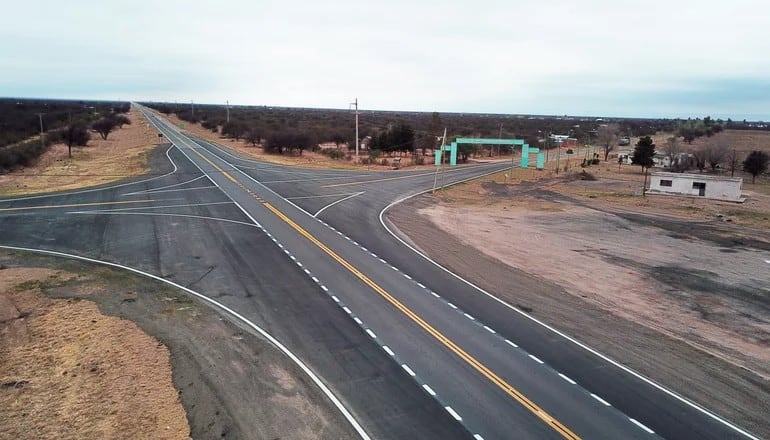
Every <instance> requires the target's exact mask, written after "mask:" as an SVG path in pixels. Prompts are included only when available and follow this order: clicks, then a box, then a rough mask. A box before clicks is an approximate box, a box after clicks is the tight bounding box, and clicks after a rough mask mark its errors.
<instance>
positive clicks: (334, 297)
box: [332, 295, 340, 303]
mask: <svg viewBox="0 0 770 440" xmlns="http://www.w3.org/2000/svg"><path fill="white" fill-rule="evenodd" d="M332 299H333V300H334V302H336V303H339V302H340V299H339V298H337V296H336V295H332Z"/></svg>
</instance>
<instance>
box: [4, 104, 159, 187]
mask: <svg viewBox="0 0 770 440" xmlns="http://www.w3.org/2000/svg"><path fill="white" fill-rule="evenodd" d="M126 116H128V118H129V119H130V120H131V124H130V125H124V126H123V128H120V129H116V130H115V131H113V132H112V133H110V134H109V136H107V140H103V139H102V138H101V137H100V136H99V135H98V134H96V133H91V140H90V141H89V142H88V146H86V147H73V148H72V157H71V158H70V157H68V152H67V146H66V145H64V144H54V145H52V146H51V148H50V149H49V150H48V151H46V152H45V153H43V155H42V156H40V158H39V159H38V161H37V163H36V164H35V165H34V166H31V167H27V168H24V169H20V170H16V171H13V172H11V173H8V174H4V175H0V195H1V196H13V195H20V194H37V193H45V192H52V191H62V190H72V189H78V188H85V187H88V186H94V185H101V184H105V183H110V182H115V181H118V180H121V179H125V178H127V177H134V176H139V175H141V174H145V173H146V172H147V171H148V170H149V167H148V165H147V155H148V154H149V152H150V151H151V150H152V149H153V147H155V145H157V143H158V134H157V133H158V132H157V130H155V128H154V127H152V126H150V125H149V123H148V121H147V119H146V118H145V117H144V116H143V115H142V114H141V113H140V112H139V111H138V110H136V109H135V108H134V107H131V110H130V111H129V113H128V114H127V115H126Z"/></svg>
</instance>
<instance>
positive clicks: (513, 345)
mask: <svg viewBox="0 0 770 440" xmlns="http://www.w3.org/2000/svg"><path fill="white" fill-rule="evenodd" d="M505 343H506V344H508V345H510V346H511V347H513V348H518V347H519V346H518V345H516V344H514V343H513V342H511V341H509V340H508V339H506V340H505Z"/></svg>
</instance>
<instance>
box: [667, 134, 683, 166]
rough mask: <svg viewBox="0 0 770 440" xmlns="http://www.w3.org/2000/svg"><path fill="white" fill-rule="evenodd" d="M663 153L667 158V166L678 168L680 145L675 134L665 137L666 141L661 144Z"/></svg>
mask: <svg viewBox="0 0 770 440" xmlns="http://www.w3.org/2000/svg"><path fill="white" fill-rule="evenodd" d="M663 153H664V154H665V155H666V157H667V158H668V166H669V168H671V169H673V170H679V167H680V164H679V155H680V154H681V153H682V146H681V145H680V144H679V140H678V139H677V138H676V136H671V137H670V138H668V139H666V143H665V145H663Z"/></svg>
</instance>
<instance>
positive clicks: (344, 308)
mask: <svg viewBox="0 0 770 440" xmlns="http://www.w3.org/2000/svg"><path fill="white" fill-rule="evenodd" d="M342 310H344V311H345V313H347V314H348V315H350V314H351V313H353V312H351V311H350V309H349V308H347V307H343V308H342Z"/></svg>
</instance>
